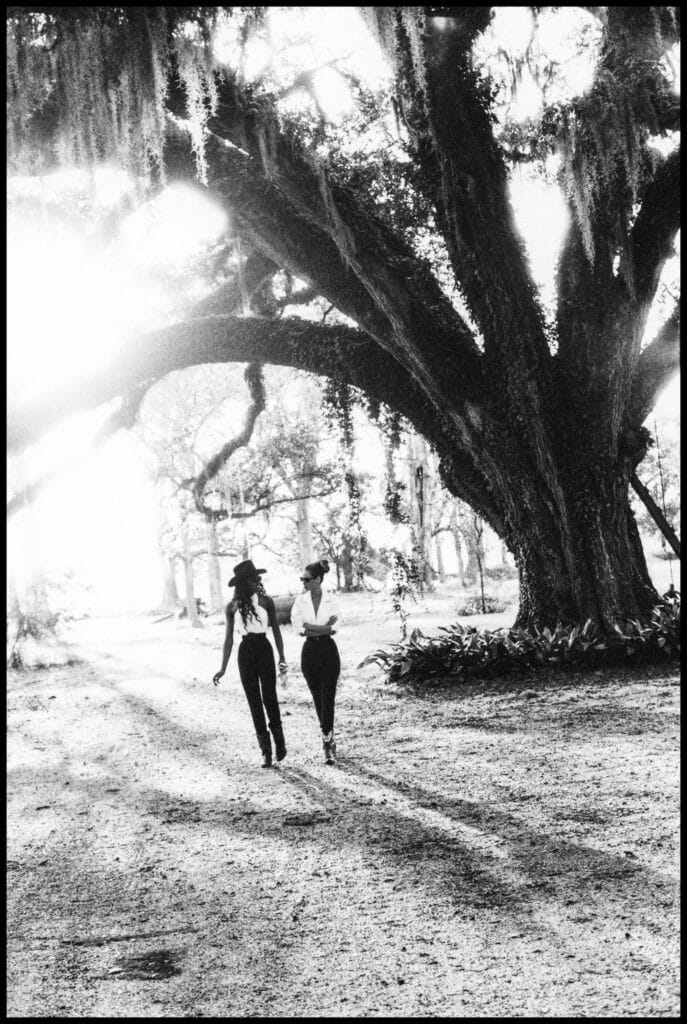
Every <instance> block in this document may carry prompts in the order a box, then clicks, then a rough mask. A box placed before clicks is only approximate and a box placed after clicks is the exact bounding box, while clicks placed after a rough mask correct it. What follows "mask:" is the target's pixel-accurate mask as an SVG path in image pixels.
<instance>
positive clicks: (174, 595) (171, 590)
mask: <svg viewBox="0 0 687 1024" xmlns="http://www.w3.org/2000/svg"><path fill="white" fill-rule="evenodd" d="M162 572H163V578H162V600H161V601H160V609H161V610H164V611H170V610H171V609H172V608H176V607H177V605H178V604H179V591H178V590H177V576H176V559H175V558H170V557H169V556H167V555H164V554H163V555H162Z"/></svg>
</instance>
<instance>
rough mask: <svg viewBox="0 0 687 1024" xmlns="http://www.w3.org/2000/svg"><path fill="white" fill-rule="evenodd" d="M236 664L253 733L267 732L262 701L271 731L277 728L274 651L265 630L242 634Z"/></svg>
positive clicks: (278, 718) (277, 706)
mask: <svg viewBox="0 0 687 1024" xmlns="http://www.w3.org/2000/svg"><path fill="white" fill-rule="evenodd" d="M238 665H239V675H240V676H241V682H242V683H243V689H244V690H245V693H246V697H247V698H248V706H249V708H250V713H251V715H252V716H253V725H254V726H255V731H256V733H258V735H262V734H264V733H266V732H267V724H266V722H265V711H263V707H262V706H263V704H264V705H265V710H266V711H267V718H268V720H269V723H270V729H271V730H272V733H273V734H274V732H275V730H277V729H281V715H280V713H279V701H278V700H277V673H276V669H275V666H274V652H273V650H272V644H271V643H270V642H269V640H268V639H267V636H266V634H265V633H246V635H245V636H244V637H243V639H242V640H241V643H240V644H239V651H238Z"/></svg>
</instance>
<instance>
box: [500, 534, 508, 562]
mask: <svg viewBox="0 0 687 1024" xmlns="http://www.w3.org/2000/svg"><path fill="white" fill-rule="evenodd" d="M501 565H510V562H509V561H508V545H507V544H506V542H505V541H504V540H502V541H501Z"/></svg>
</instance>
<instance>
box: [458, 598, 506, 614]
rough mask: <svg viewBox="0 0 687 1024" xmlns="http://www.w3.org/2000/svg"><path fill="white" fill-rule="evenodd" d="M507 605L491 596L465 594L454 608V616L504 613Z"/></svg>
mask: <svg viewBox="0 0 687 1024" xmlns="http://www.w3.org/2000/svg"><path fill="white" fill-rule="evenodd" d="M507 607H508V605H507V604H504V602H503V601H499V599H498V598H497V597H494V596H493V595H491V594H485V595H484V601H483V600H482V595H481V594H466V595H465V596H464V597H463V599H462V600H461V601H460V602H459V604H458V607H457V608H456V615H491V614H492V613H493V612H505V610H506V608H507Z"/></svg>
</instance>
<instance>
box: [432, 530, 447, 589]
mask: <svg viewBox="0 0 687 1024" xmlns="http://www.w3.org/2000/svg"><path fill="white" fill-rule="evenodd" d="M434 542H435V544H436V550H437V570H438V572H439V582H440V583H445V582H446V572H445V571H444V557H443V555H442V553H441V534H439V533H437V535H436V536H435V538H434Z"/></svg>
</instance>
